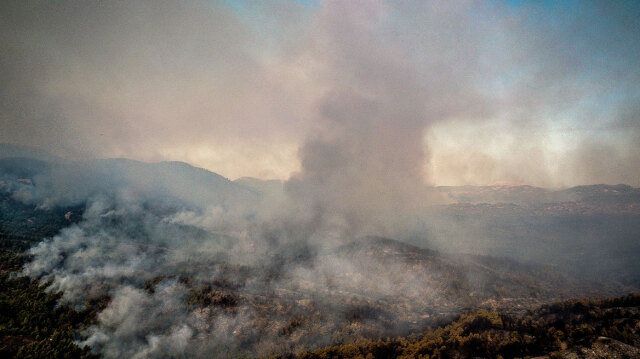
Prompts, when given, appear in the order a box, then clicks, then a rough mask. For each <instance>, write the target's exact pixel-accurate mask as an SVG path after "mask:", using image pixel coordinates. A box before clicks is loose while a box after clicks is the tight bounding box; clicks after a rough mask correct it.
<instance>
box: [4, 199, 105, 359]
mask: <svg viewBox="0 0 640 359" xmlns="http://www.w3.org/2000/svg"><path fill="white" fill-rule="evenodd" d="M70 211H71V212H72V213H81V209H79V208H58V209H56V210H51V211H48V210H43V209H38V208H36V207H35V206H30V205H25V204H23V203H21V202H18V201H15V200H13V199H12V198H11V197H10V196H8V195H7V194H6V193H1V194H0V357H2V358H10V357H16V358H87V357H92V355H90V354H89V351H88V349H83V348H80V347H78V345H76V344H75V341H76V340H77V339H80V338H79V337H78V335H77V332H76V330H74V329H76V328H79V327H81V326H83V325H86V324H87V323H89V321H90V320H91V319H92V318H93V316H94V315H95V310H89V309H87V310H85V311H83V312H78V311H75V310H73V309H72V308H70V307H69V306H66V305H63V304H60V303H59V299H60V297H61V293H52V292H47V291H45V288H46V283H41V282H39V281H37V280H32V279H30V278H27V277H20V276H18V275H17V274H18V273H17V272H19V271H20V270H21V268H22V264H23V261H24V255H23V254H21V252H22V251H23V250H25V249H27V248H28V247H30V246H31V245H33V244H35V243H38V242H39V241H41V240H42V239H43V238H45V237H50V236H53V235H54V234H55V233H57V232H58V231H59V230H60V229H61V228H63V227H65V226H68V225H69V224H71V222H73V221H77V220H78V219H79V216H77V215H75V216H72V215H71V214H70V215H67V216H66V217H65V214H66V213H68V212H70ZM90 308H95V306H90Z"/></svg>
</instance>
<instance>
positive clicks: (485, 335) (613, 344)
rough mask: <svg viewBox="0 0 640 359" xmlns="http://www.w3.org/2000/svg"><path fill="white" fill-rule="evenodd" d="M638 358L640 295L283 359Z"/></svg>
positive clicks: (477, 315)
mask: <svg viewBox="0 0 640 359" xmlns="http://www.w3.org/2000/svg"><path fill="white" fill-rule="evenodd" d="M533 356H535V357H544V358H594V359H595V358H637V357H639V356H640V296H637V295H636V296H626V297H620V298H611V299H604V300H571V301H565V302H558V303H554V304H550V305H545V306H542V307H539V308H537V309H535V310H532V311H529V312H527V313H523V314H520V315H513V314H504V313H500V312H487V311H475V312H470V313H466V314H463V315H461V316H460V317H459V318H458V319H456V320H455V321H454V322H452V323H451V324H448V325H446V326H442V327H439V328H437V329H431V330H428V331H426V332H424V333H422V334H420V335H415V336H409V337H404V338H393V339H386V340H359V341H357V342H355V343H353V344H348V345H341V346H332V347H326V348H322V349H318V350H316V351H313V352H301V353H298V354H295V355H294V354H289V355H280V356H277V357H278V358H305V359H311V358H318V359H320V358H469V357H481V358H495V357H497V358H502V357H504V358H514V357H533Z"/></svg>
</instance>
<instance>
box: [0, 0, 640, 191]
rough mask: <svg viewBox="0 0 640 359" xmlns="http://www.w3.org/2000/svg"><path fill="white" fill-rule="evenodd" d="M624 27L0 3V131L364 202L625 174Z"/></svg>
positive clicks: (306, 10)
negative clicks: (427, 188)
mask: <svg viewBox="0 0 640 359" xmlns="http://www.w3.org/2000/svg"><path fill="white" fill-rule="evenodd" d="M638 34H640V5H639V4H638V3H637V2H635V1H615V2H598V1H567V2H551V1H484V2H482V1H465V0H463V1H456V2H451V1H403V2H395V1H382V0H361V1H321V0H315V1H287V0H278V1H275V0H274V1H264V2H262V1H260V2H258V1H240V0H238V1H232V0H226V1H187V2H172V1H153V2H152V1H118V2H106V1H86V2H77V1H66V0H62V1H55V2H49V1H32V2H24V1H3V2H2V4H0V46H1V48H2V51H0V142H9V143H15V144H20V145H27V146H34V147H38V148H41V149H44V150H47V151H49V152H51V153H53V154H56V155H59V156H62V157H66V158H69V159H73V160H81V159H88V158H106V157H126V158H132V159H137V160H142V161H164V160H179V161H185V162H188V163H191V164H193V165H196V166H199V167H203V168H206V169H209V170H211V171H214V172H216V173H219V174H221V175H223V176H226V177H229V178H232V179H235V178H238V177H242V176H251V177H257V178H263V179H267V178H277V179H282V180H289V183H291V185H292V187H293V188H297V189H298V190H300V191H316V192H318V194H319V195H330V193H329V192H326V193H325V191H327V190H326V188H319V187H317V186H316V184H318V183H322V184H329V185H330V186H328V188H330V187H332V186H342V187H344V188H356V187H357V186H358V184H360V183H362V182H363V181H364V182H366V190H362V191H360V190H358V191H360V192H358V193H357V194H356V195H355V196H356V197H358V198H359V200H362V201H365V202H366V198H368V196H370V195H371V194H374V193H379V191H381V190H383V189H385V188H391V189H393V188H406V187H409V188H414V186H416V185H418V184H427V185H466V184H471V185H488V184H495V183H510V184H531V185H537V186H545V187H564V186H573V185H581V184H591V183H610V184H616V183H627V184H631V185H634V186H640V66H638V64H639V63H640V36H638ZM357 188H359V187H357Z"/></svg>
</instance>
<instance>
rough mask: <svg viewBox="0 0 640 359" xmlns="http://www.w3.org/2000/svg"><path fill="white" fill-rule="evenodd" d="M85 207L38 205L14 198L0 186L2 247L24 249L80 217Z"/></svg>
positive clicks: (0, 234) (0, 233)
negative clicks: (45, 206) (49, 207)
mask: <svg viewBox="0 0 640 359" xmlns="http://www.w3.org/2000/svg"><path fill="white" fill-rule="evenodd" d="M83 211H84V208H83V207H82V206H70V207H55V208H52V209H44V208H39V207H38V206H36V205H34V204H25V203H23V202H21V201H17V200H15V199H14V198H13V197H12V195H11V194H10V193H8V192H5V191H2V190H1V188H0V236H2V247H3V248H14V249H16V250H25V249H27V248H29V247H30V246H32V245H34V244H36V243H38V242H40V241H41V240H42V239H43V238H47V237H52V236H54V235H56V234H57V233H58V232H59V231H60V229H62V228H64V227H67V226H69V225H71V224H72V223H75V222H78V221H80V220H81V218H82V216H81V214H82V212H83Z"/></svg>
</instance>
